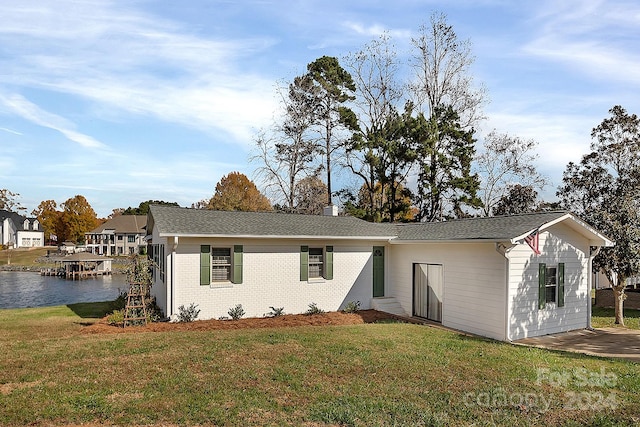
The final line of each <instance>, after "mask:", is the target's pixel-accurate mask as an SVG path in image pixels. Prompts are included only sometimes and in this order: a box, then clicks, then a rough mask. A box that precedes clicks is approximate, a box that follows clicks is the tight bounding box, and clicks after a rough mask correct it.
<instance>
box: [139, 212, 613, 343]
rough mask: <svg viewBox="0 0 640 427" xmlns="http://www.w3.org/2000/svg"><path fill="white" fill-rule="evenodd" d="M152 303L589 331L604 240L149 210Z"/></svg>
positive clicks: (588, 231) (581, 231)
mask: <svg viewBox="0 0 640 427" xmlns="http://www.w3.org/2000/svg"><path fill="white" fill-rule="evenodd" d="M147 234H148V235H147V240H148V241H149V243H150V251H149V253H150V256H151V257H152V258H153V260H154V264H155V268H154V280H153V287H152V294H153V295H154V296H155V298H156V301H157V303H158V305H159V306H160V308H161V309H162V310H163V311H164V313H165V314H166V315H167V316H169V317H171V318H172V319H175V318H176V316H177V313H178V307H180V306H181V305H184V306H188V305H189V304H191V303H193V304H197V305H198V308H199V309H200V310H201V312H200V318H201V319H215V318H220V317H224V316H227V315H228V314H227V312H228V310H229V308H231V307H234V306H235V305H237V304H242V306H243V308H244V310H245V311H246V313H247V316H249V317H261V316H264V315H265V313H268V312H269V311H270V310H269V308H270V307H284V310H285V312H287V313H302V312H304V311H306V310H307V308H308V306H309V304H311V303H315V304H317V306H318V307H319V308H321V309H323V310H326V311H331V310H340V309H342V308H344V307H345V306H346V305H347V304H348V303H349V302H352V301H359V302H360V304H361V308H363V309H369V308H373V309H378V310H381V311H386V312H390V313H393V314H396V315H398V316H403V317H417V318H420V319H426V320H429V321H433V322H437V323H441V324H442V325H444V326H446V327H450V328H454V329H458V330H461V331H465V332H469V333H473V334H477V335H481V336H485V337H489V338H494V339H497V340H503V341H513V340H517V339H521V338H526V337H533V336H538V335H545V334H551V333H556V332H563V331H570V330H576V329H583V328H587V327H589V325H590V319H591V312H590V310H591V298H590V292H589V290H590V289H591V278H592V275H591V274H589V272H590V271H591V263H592V260H593V257H594V256H595V254H596V253H597V250H598V248H600V247H603V246H611V245H613V242H612V241H611V240H609V239H608V238H607V237H605V236H603V235H602V234H600V233H599V232H598V231H596V230H595V229H593V228H592V227H591V226H589V225H588V224H586V223H584V222H583V221H582V220H580V219H579V218H578V217H576V216H575V215H573V214H571V213H568V212H542V213H534V214H527V215H516V216H509V217H492V218H474V219H464V220H456V221H448V222H439V223H417V224H374V223H368V222H365V221H362V220H359V219H356V218H351V217H339V216H312V215H295V214H281V213H255V212H223V211H209V210H197V209H185V208H177V207H167V206H152V207H151V209H150V212H149V215H148V220H147Z"/></svg>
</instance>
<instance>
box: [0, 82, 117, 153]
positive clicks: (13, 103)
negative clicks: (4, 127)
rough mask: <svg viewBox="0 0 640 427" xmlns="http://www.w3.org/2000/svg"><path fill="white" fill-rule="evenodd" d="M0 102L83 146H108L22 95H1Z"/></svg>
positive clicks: (14, 111) (16, 112)
mask: <svg viewBox="0 0 640 427" xmlns="http://www.w3.org/2000/svg"><path fill="white" fill-rule="evenodd" d="M0 103H2V104H4V105H5V106H6V107H7V108H9V110H10V111H12V112H13V113H14V114H17V115H18V116H20V117H22V118H23V119H25V120H28V121H30V122H32V123H35V124H37V125H38V126H43V127H46V128H50V129H53V130H56V131H58V132H60V133H61V134H63V135H64V136H65V137H66V138H67V139H69V140H71V141H73V142H76V143H78V144H80V145H81V146H83V147H86V148H106V146H105V145H104V144H103V143H101V142H100V141H97V140H96V139H94V138H92V137H91V136H89V135H85V134H83V133H80V132H78V131H77V130H76V129H75V125H74V124H73V123H71V122H70V121H69V120H67V119H65V118H63V117H60V116H58V115H56V114H53V113H49V112H47V111H44V110H43V109H41V108H40V107H38V106H37V105H35V104H34V103H32V102H30V101H29V100H27V99H26V98H24V97H23V96H21V95H17V94H13V95H10V96H1V95H0Z"/></svg>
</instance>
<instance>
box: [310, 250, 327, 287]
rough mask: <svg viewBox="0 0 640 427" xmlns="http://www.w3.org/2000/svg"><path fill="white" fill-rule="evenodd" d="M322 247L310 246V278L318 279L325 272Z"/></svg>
mask: <svg viewBox="0 0 640 427" xmlns="http://www.w3.org/2000/svg"><path fill="white" fill-rule="evenodd" d="M322 252H323V250H322V248H309V279H318V278H320V277H322V275H323V273H324V262H323V255H322Z"/></svg>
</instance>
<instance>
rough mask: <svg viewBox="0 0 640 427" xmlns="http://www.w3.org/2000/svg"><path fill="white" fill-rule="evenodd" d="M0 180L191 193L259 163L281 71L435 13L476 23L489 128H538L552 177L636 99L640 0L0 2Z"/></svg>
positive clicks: (67, 193)
mask: <svg viewBox="0 0 640 427" xmlns="http://www.w3.org/2000/svg"><path fill="white" fill-rule="evenodd" d="M0 6H1V8H0V10H1V12H0V13H1V15H2V22H3V23H2V25H1V26H0V188H8V189H10V190H11V191H14V192H18V193H20V194H21V196H22V197H21V199H20V201H21V203H22V204H23V205H24V206H25V207H26V208H27V209H28V210H29V211H31V210H32V209H33V208H35V207H36V206H37V205H38V203H39V202H40V201H42V200H46V199H54V200H56V201H57V202H58V203H60V202H63V201H64V200H66V199H68V198H69V197H73V196H74V195H76V194H82V195H84V196H85V197H86V198H87V199H88V200H89V202H90V203H91V205H92V206H93V208H94V209H95V210H96V212H97V213H98V215H99V216H101V217H104V216H107V215H108V214H109V213H110V212H111V210H112V209H113V208H117V207H127V206H137V205H138V204H139V203H140V202H141V201H144V200H148V199H162V200H167V201H176V202H178V203H180V204H181V205H183V206H189V205H191V203H193V202H196V201H198V200H201V199H204V198H208V197H210V196H211V195H212V194H213V191H214V188H215V184H216V183H217V182H218V181H219V179H220V178H221V177H222V176H223V175H225V174H227V173H229V172H231V171H236V170H237V171H240V172H243V173H245V174H247V175H248V176H249V177H251V178H253V177H254V175H253V173H254V169H255V168H256V166H257V165H256V164H251V163H250V162H249V157H250V154H251V149H252V144H253V142H252V141H253V138H254V136H255V134H256V133H257V131H258V130H259V129H261V128H263V127H265V126H268V125H269V124H270V123H271V121H272V119H273V117H274V114H275V111H276V109H277V98H276V96H275V87H276V83H277V82H278V81H279V80H285V81H287V80H291V79H292V78H293V77H294V76H296V75H299V74H301V73H302V72H304V70H305V66H306V64H308V63H309V62H312V61H313V60H315V59H316V58H318V57H320V56H323V55H329V56H336V57H338V58H342V57H343V56H344V55H346V54H348V53H349V52H353V51H356V50H358V49H360V48H361V47H363V46H364V45H365V44H366V43H368V42H370V41H371V40H372V39H374V38H377V37H378V35H379V34H380V33H381V32H382V31H385V30H386V31H388V32H389V33H390V35H391V36H392V38H393V41H394V43H395V44H396V46H397V47H398V51H399V52H398V53H399V55H400V56H401V57H405V56H408V54H409V52H408V50H409V46H410V43H409V41H410V39H411V36H412V35H414V34H415V33H416V31H417V29H418V27H419V26H420V25H421V24H423V23H427V22H428V20H429V16H430V15H431V13H432V12H434V11H437V12H443V13H445V14H446V15H447V19H448V22H449V23H450V24H452V25H453V27H454V29H455V31H456V32H457V34H458V36H459V37H460V38H462V39H470V40H471V43H472V46H473V47H472V48H473V53H474V55H475V57H476V62H475V64H474V67H473V75H474V78H475V81H476V82H477V83H483V84H484V85H485V86H486V88H487V90H488V95H489V98H490V103H489V104H488V105H487V106H486V107H485V114H486V116H487V117H488V119H487V120H486V121H485V122H484V123H483V124H482V128H481V129H478V133H477V137H478V138H479V139H480V140H481V139H482V136H483V135H485V134H486V133H488V132H489V131H490V130H491V129H494V128H495V129H497V130H498V131H500V132H507V133H509V134H511V135H514V136H519V137H522V138H527V139H528V138H533V139H534V140H536V141H537V142H538V143H539V146H538V152H539V155H540V159H539V161H538V168H539V170H540V171H541V172H542V173H543V174H545V175H547V176H548V177H549V178H550V179H551V181H552V183H553V185H552V187H550V188H549V189H548V190H547V196H548V197H547V198H550V197H551V196H552V195H553V193H554V192H555V187H556V186H557V185H558V184H559V182H560V178H561V176H562V171H563V170H564V168H565V166H566V164H567V162H569V161H578V160H579V159H580V157H581V155H582V154H584V153H586V152H587V151H588V149H589V144H590V133H591V129H592V128H593V127H594V126H596V125H598V124H599V123H600V122H601V121H602V120H603V119H604V118H605V117H607V115H608V113H607V111H608V110H609V109H610V108H611V107H613V106H614V105H616V104H620V105H622V106H623V107H625V108H626V109H627V111H629V112H631V113H640V105H639V104H640V97H638V93H639V89H640V50H639V49H638V46H639V45H640V4H638V3H637V2H635V1H631V0H630V1H597V0H585V1H571V0H564V1H561V2H559V1H556V0H551V1H546V0H541V1H535V2H531V1H511V0H505V1H499V0H485V1H482V0H476V1H471V0H468V1H466V0H460V1H424V0H423V1H411V0H407V1H402V0H400V1H397V2H389V1H365V0H355V1H332V0H322V1H320V0H318V1H315V0H314V1H286V2H285V1H275V0H273V1H269V0H255V1H250V0H245V1H243V0H225V1H215V0H208V1H205V0H189V1H183V2H171V1H151V0H148V1H145V0H133V1H131V0H129V1H99V0H95V1H68V0H56V1H55V2H45V1H41V0H40V1H29V0H21V1H7V0H3V1H2V2H1V4H0Z"/></svg>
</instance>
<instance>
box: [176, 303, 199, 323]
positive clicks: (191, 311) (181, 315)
mask: <svg viewBox="0 0 640 427" xmlns="http://www.w3.org/2000/svg"><path fill="white" fill-rule="evenodd" d="M198 314H200V310H198V305H197V304H194V303H191V305H190V306H189V307H188V308H185V307H184V305H181V306H180V307H178V322H193V321H194V320H196V319H197V318H198Z"/></svg>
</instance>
